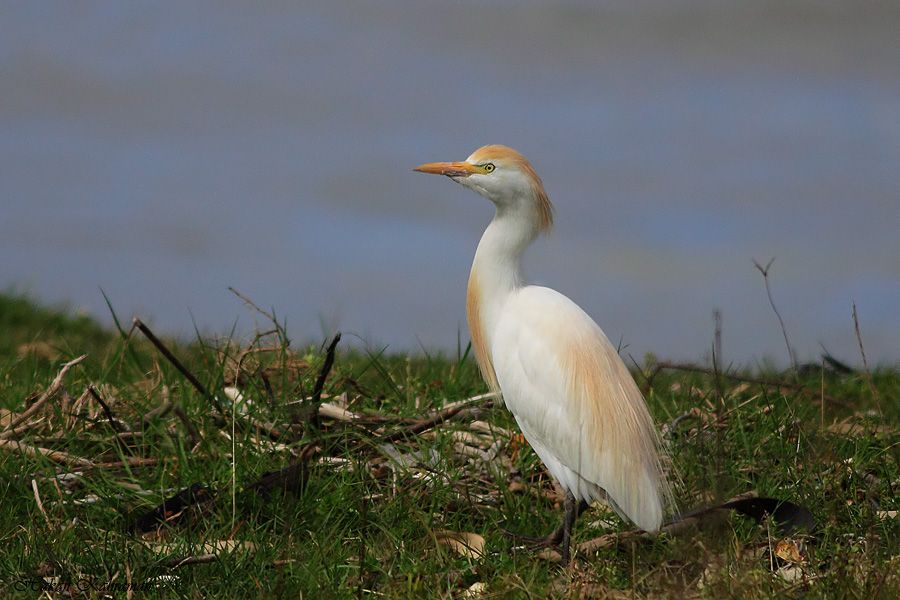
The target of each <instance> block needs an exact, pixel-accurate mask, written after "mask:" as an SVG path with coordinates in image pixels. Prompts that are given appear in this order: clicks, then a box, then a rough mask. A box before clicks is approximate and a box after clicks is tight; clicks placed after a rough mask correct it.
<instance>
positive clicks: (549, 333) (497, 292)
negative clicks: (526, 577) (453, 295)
mask: <svg viewBox="0 0 900 600" xmlns="http://www.w3.org/2000/svg"><path fill="white" fill-rule="evenodd" d="M415 170H416V171H420V172H422V173H432V174H435V175H446V176H447V177H449V178H450V179H452V180H453V181H455V182H457V183H459V184H461V185H463V186H465V187H467V188H469V189H472V190H475V191H476V192H478V193H479V194H481V195H482V196H484V197H485V198H487V199H488V200H490V201H491V202H493V203H494V206H495V207H496V213H495V214H494V218H493V220H492V221H491V223H490V225H488V227H487V229H486V230H485V232H484V235H483V236H482V237H481V241H480V242H479V244H478V249H477V250H476V252H475V260H474V262H473V263H472V270H471V273H470V275H469V285H468V292H467V295H466V315H467V317H468V322H469V330H470V332H471V337H472V347H473V349H474V353H475V358H476V361H477V362H478V367H479V368H480V370H481V374H482V376H483V377H484V379H485V381H486V382H487V384H488V386H489V387H490V388H492V389H493V390H494V391H499V392H500V393H501V394H502V396H503V400H504V402H505V404H506V407H507V408H508V409H509V410H510V411H511V412H512V414H513V415H515V418H516V422H517V423H518V424H519V427H520V428H521V430H522V433H523V434H524V435H525V439H527V440H528V442H529V443H530V444H531V447H532V448H534V451H535V452H537V454H538V456H539V457H540V458H541V460H542V461H543V462H544V464H545V465H546V466H547V469H548V470H549V471H550V473H551V474H552V475H553V476H554V477H555V478H556V479H557V480H558V481H559V483H560V485H561V486H562V487H563V488H564V489H565V491H566V501H565V517H564V519H563V522H562V524H561V525H560V526H559V528H557V529H556V531H554V533H552V534H550V535H549V536H547V537H546V538H542V541H543V544H546V545H553V546H561V548H560V549H561V554H562V558H563V562H564V563H568V562H569V559H570V550H569V548H570V545H571V535H572V525H573V524H574V522H575V520H576V519H577V517H578V513H579V512H580V510H582V509H583V508H584V507H585V506H587V504H588V503H590V502H592V501H594V500H598V499H602V500H606V501H607V502H608V503H609V504H610V506H612V508H613V509H614V510H615V511H616V512H617V513H618V514H619V515H620V516H622V517H625V518H628V519H630V520H631V521H633V522H634V523H635V524H637V526H638V527H640V528H642V529H644V530H646V531H656V530H657V529H659V526H660V524H661V523H662V518H663V511H664V508H665V505H666V504H668V503H669V501H670V500H669V499H670V493H669V486H668V483H667V481H666V476H665V474H664V472H663V468H662V462H663V459H664V458H665V457H664V454H663V452H662V450H661V449H660V444H659V437H658V435H657V432H656V428H655V426H654V423H653V419H652V417H651V416H650V413H649V412H648V410H647V406H646V404H645V403H644V399H643V396H642V395H641V392H640V390H639V389H638V387H637V384H635V381H634V379H633V378H632V377H631V374H630V373H629V372H628V369H627V367H626V366H625V363H624V362H622V359H621V358H620V357H619V355H618V353H617V352H616V349H615V348H614V347H613V345H612V344H611V343H610V342H609V340H608V339H607V337H606V335H605V334H604V333H603V331H602V330H601V329H600V327H599V326H598V325H597V324H596V323H595V322H594V321H593V319H591V317H589V316H588V315H587V313H585V312H584V311H583V310H582V309H581V308H580V307H579V306H578V305H577V304H575V303H574V302H573V301H571V300H570V299H569V298H567V297H566V296H563V295H562V294H560V293H559V292H556V291H554V290H552V289H549V288H546V287H540V286H535V285H526V284H525V281H524V278H523V276H522V269H521V257H522V253H523V252H524V251H525V248H526V247H528V245H529V244H530V243H531V242H532V241H533V240H534V239H535V238H536V237H537V236H538V235H539V234H540V233H542V232H546V231H548V230H549V229H550V227H551V226H552V224H553V205H552V204H551V203H550V199H549V197H548V196H547V192H546V191H545V190H544V185H543V183H542V182H541V178H540V177H538V175H537V173H536V172H535V170H534V168H533V167H532V166H531V163H529V162H528V160H526V159H525V157H524V156H522V155H521V154H519V153H518V152H516V151H515V150H513V149H512V148H508V147H506V146H501V145H490V146H484V147H482V148H479V149H478V150H476V151H475V152H474V153H472V155H471V156H469V158H467V159H466V160H465V161H462V162H439V163H427V164H424V165H420V166H418V167H416V168H415Z"/></svg>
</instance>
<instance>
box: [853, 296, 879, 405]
mask: <svg viewBox="0 0 900 600" xmlns="http://www.w3.org/2000/svg"><path fill="white" fill-rule="evenodd" d="M853 327H854V329H856V341H857V342H858V343H859V353H860V354H862V359H863V369H865V373H866V382H868V384H869V391H871V392H872V399H873V400H875V403H876V404H879V401H878V390H876V389H875V382H874V381H873V380H872V372H871V371H870V370H869V361H868V360H866V349H865V347H864V346H863V341H862V334H861V333H860V332H859V317H858V316H857V315H856V302H854V303H853ZM878 412H881V406H879V407H878Z"/></svg>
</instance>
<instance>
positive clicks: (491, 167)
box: [481, 163, 494, 173]
mask: <svg viewBox="0 0 900 600" xmlns="http://www.w3.org/2000/svg"><path fill="white" fill-rule="evenodd" d="M481 168H482V169H484V172H485V173H490V172H491V171H493V170H494V163H488V164H486V165H482V166H481Z"/></svg>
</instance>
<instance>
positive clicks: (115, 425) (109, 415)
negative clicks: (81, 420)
mask: <svg viewBox="0 0 900 600" xmlns="http://www.w3.org/2000/svg"><path fill="white" fill-rule="evenodd" d="M88 392H90V394H91V396H93V397H94V400H96V401H97V402H98V403H99V404H100V408H102V409H103V414H104V415H106V420H107V421H109V424H110V426H112V428H113V429H115V430H116V431H121V427H120V425H119V423H118V421H117V420H116V417H115V416H113V412H112V410H110V408H109V405H108V404H107V403H106V402H104V401H103V398H102V397H101V396H100V392H98V391H97V388H95V387H94V386H93V385H89V386H88Z"/></svg>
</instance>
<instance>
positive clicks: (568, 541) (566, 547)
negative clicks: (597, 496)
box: [561, 492, 586, 566]
mask: <svg viewBox="0 0 900 600" xmlns="http://www.w3.org/2000/svg"><path fill="white" fill-rule="evenodd" d="M582 504H586V503H584V502H581V503H579V502H578V501H577V500H576V499H575V496H574V495H573V494H572V492H566V514H565V516H564V517H563V524H562V541H561V545H562V548H561V551H562V564H563V565H564V566H565V565H568V564H569V561H571V560H572V554H571V548H572V526H573V525H575V519H577V518H578V513H579V512H581V510H580V509H581V505H582Z"/></svg>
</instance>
